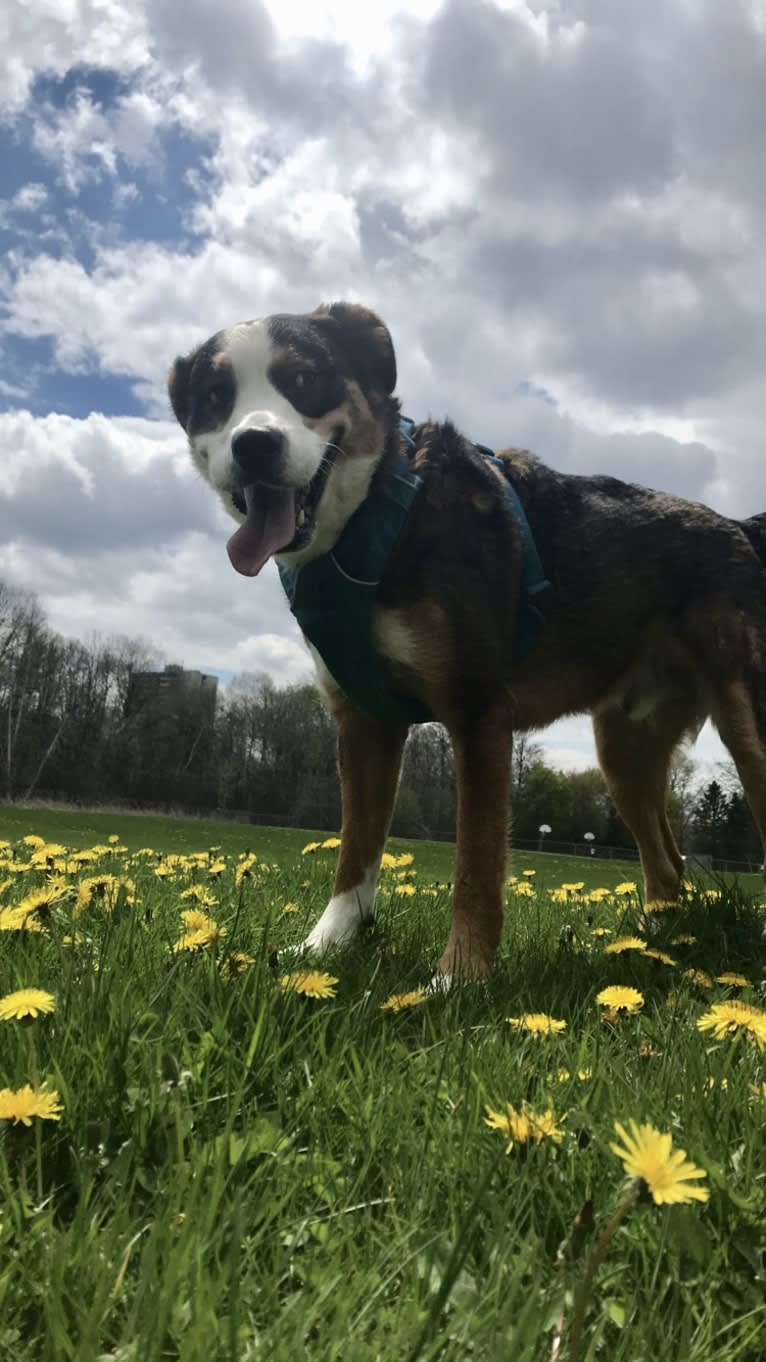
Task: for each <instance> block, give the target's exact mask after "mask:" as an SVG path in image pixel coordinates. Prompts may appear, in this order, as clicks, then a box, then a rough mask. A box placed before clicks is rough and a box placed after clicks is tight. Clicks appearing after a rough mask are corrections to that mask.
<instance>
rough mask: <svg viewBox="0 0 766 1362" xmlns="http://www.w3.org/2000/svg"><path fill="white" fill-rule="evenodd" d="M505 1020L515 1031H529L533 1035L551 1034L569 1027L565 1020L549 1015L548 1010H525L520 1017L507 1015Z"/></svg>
mask: <svg viewBox="0 0 766 1362" xmlns="http://www.w3.org/2000/svg"><path fill="white" fill-rule="evenodd" d="M505 1020H506V1021H507V1022H508V1024H509V1026H512V1027H513V1029H514V1031H527V1032H528V1033H529V1035H531V1036H550V1035H554V1034H557V1033H558V1032H560V1031H566V1029H567V1024H566V1022H565V1021H559V1020H558V1018H557V1017H549V1016H548V1014H547V1012H524V1013H523V1014H522V1016H520V1017H506V1019H505Z"/></svg>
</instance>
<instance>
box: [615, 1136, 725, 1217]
mask: <svg viewBox="0 0 766 1362" xmlns="http://www.w3.org/2000/svg"><path fill="white" fill-rule="evenodd" d="M628 1126H629V1128H630V1129H629V1131H628V1130H625V1128H624V1126H621V1125H620V1122H619V1121H615V1123H614V1128H615V1130H616V1132H617V1134H618V1135H619V1137H620V1139H621V1140H622V1142H623V1143H622V1145H618V1144H610V1145H609V1148H610V1149H611V1151H612V1153H613V1154H616V1155H617V1157H618V1159H621V1161H622V1166H623V1168H624V1169H625V1172H626V1173H628V1174H629V1175H630V1176H631V1177H633V1178H638V1179H640V1181H641V1182H642V1183H643V1184H644V1186H645V1187H646V1188H647V1189H648V1191H649V1193H650V1195H651V1197H652V1200H653V1201H654V1202H656V1204H657V1205H658V1206H674V1205H683V1204H684V1203H685V1202H688V1201H707V1199H708V1197H709V1196H710V1193H709V1191H708V1189H707V1188H706V1187H699V1186H696V1185H693V1184H692V1181H691V1180H692V1179H694V1178H706V1177H707V1173H706V1172H705V1170H704V1168H697V1167H695V1165H694V1164H693V1163H689V1162H688V1161H687V1158H686V1153H685V1151H684V1150H683V1149H673V1141H672V1138H671V1136H670V1135H665V1134H663V1133H662V1132H661V1131H659V1130H655V1128H654V1126H652V1125H649V1124H648V1123H646V1124H644V1125H638V1124H637V1122H636V1121H629V1122H628Z"/></svg>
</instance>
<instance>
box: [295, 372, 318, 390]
mask: <svg viewBox="0 0 766 1362" xmlns="http://www.w3.org/2000/svg"><path fill="white" fill-rule="evenodd" d="M318 382H319V374H318V373H316V372H315V370H314V369H299V370H298V372H297V373H296V374H293V387H294V388H297V390H298V392H311V391H312V390H313V389H314V388H315V387H316V385H317V383H318Z"/></svg>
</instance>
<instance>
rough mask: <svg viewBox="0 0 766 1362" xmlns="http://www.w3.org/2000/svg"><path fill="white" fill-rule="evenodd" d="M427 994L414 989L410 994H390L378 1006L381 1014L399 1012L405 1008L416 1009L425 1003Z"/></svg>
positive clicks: (419, 989) (422, 989)
mask: <svg viewBox="0 0 766 1362" xmlns="http://www.w3.org/2000/svg"><path fill="white" fill-rule="evenodd" d="M427 999H428V994H427V993H426V991H425V989H424V988H414V989H413V990H412V992H411V993H392V994H391V996H390V997H389V998H386V1001H385V1002H384V1003H381V1004H380V1010H381V1012H401V1011H402V1010H403V1009H404V1008H405V1007H417V1006H418V1005H419V1004H420V1003H424V1002H426V1001H427Z"/></svg>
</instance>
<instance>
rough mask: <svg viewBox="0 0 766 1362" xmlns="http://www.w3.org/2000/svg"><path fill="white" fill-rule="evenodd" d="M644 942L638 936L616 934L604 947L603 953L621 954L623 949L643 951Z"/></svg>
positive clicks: (644, 947) (644, 948)
mask: <svg viewBox="0 0 766 1362" xmlns="http://www.w3.org/2000/svg"><path fill="white" fill-rule="evenodd" d="M645 950H646V942H645V941H642V939H641V937H640V936H618V937H617V940H616V941H610V942H609V945H608V946H605V947H604V954H605V955H621V954H622V952H623V951H642V952H643V951H645Z"/></svg>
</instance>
